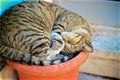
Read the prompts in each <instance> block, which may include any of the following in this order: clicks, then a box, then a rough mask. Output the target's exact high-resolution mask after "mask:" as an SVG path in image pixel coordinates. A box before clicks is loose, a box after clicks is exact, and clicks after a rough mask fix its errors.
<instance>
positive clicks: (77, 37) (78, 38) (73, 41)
mask: <svg viewBox="0 0 120 80" xmlns="http://www.w3.org/2000/svg"><path fill="white" fill-rule="evenodd" d="M62 37H63V40H64V41H65V48H67V49H65V50H68V52H72V53H74V52H77V51H81V50H84V51H87V52H92V51H93V47H92V45H91V36H90V34H89V33H87V32H85V31H84V30H82V29H81V30H79V29H75V30H71V31H69V32H62Z"/></svg>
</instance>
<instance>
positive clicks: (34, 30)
mask: <svg viewBox="0 0 120 80" xmlns="http://www.w3.org/2000/svg"><path fill="white" fill-rule="evenodd" d="M0 22H1V24H0V26H1V30H0V54H1V56H2V57H3V58H4V59H9V60H11V61H16V62H20V63H27V64H35V65H41V64H42V65H51V64H58V63H61V61H67V60H69V57H67V56H62V57H61V56H60V54H59V53H62V54H74V53H77V52H80V51H82V50H85V51H88V52H92V51H93V47H92V45H91V42H92V40H91V34H90V28H89V26H88V23H87V22H86V21H85V20H84V19H83V18H82V17H81V16H79V15H78V14H76V13H74V12H71V11H69V10H66V9H64V8H62V7H60V6H58V5H56V4H53V3H48V2H44V1H39V2H36V1H33V2H24V3H21V4H18V5H16V6H14V7H12V8H10V9H9V10H7V11H6V12H5V13H4V14H3V15H2V16H1V17H0Z"/></svg>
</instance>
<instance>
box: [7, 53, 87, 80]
mask: <svg viewBox="0 0 120 80" xmlns="http://www.w3.org/2000/svg"><path fill="white" fill-rule="evenodd" d="M88 56H89V54H88V53H87V52H84V51H83V52H81V53H80V54H79V55H77V56H76V57H75V58H73V59H71V60H69V61H67V62H64V63H60V64H58V65H50V66H35V65H31V66H30V65H25V64H19V63H14V62H11V61H7V63H8V65H9V66H11V67H12V68H14V69H15V70H17V72H18V75H19V78H20V80H78V71H79V67H80V65H81V64H82V63H84V62H85V61H86V59H87V58H88Z"/></svg>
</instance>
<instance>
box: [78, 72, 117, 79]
mask: <svg viewBox="0 0 120 80" xmlns="http://www.w3.org/2000/svg"><path fill="white" fill-rule="evenodd" d="M79 80H119V79H114V78H106V77H101V76H96V75H91V74H86V73H80V74H79Z"/></svg>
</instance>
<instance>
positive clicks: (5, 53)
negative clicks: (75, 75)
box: [0, 44, 69, 66]
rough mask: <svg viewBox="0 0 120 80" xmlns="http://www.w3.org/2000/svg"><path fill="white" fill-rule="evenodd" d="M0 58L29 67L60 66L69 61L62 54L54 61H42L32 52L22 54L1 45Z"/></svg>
mask: <svg viewBox="0 0 120 80" xmlns="http://www.w3.org/2000/svg"><path fill="white" fill-rule="evenodd" d="M0 56H1V57H2V58H3V59H5V60H6V59H7V60H10V61H14V62H19V63H24V64H29V65H42V66H45V65H54V64H59V63H61V62H65V61H67V60H69V57H68V56H64V55H62V54H57V55H55V56H56V59H53V60H47V59H46V60H41V59H40V58H39V57H37V56H34V55H33V54H31V53H30V52H21V51H19V50H16V49H14V48H10V47H7V46H4V45H1V44H0Z"/></svg>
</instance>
